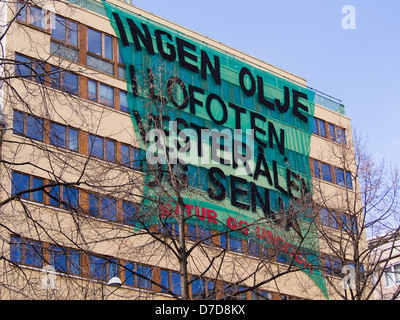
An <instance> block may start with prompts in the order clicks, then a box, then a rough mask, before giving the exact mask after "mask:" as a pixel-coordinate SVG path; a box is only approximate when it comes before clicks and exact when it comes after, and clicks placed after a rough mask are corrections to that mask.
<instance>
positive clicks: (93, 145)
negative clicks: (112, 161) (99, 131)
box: [88, 134, 104, 159]
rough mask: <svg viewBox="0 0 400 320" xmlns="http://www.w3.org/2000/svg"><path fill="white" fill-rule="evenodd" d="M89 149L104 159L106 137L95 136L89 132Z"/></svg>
mask: <svg viewBox="0 0 400 320" xmlns="http://www.w3.org/2000/svg"><path fill="white" fill-rule="evenodd" d="M88 143H89V146H88V150H89V154H90V155H92V156H94V157H97V158H100V159H103V158H104V139H103V138H101V137H98V136H94V135H91V134H89V139H88Z"/></svg>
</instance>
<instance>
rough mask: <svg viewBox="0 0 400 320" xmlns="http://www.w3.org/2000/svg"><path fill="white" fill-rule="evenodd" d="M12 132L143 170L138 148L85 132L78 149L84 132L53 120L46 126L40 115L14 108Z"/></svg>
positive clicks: (141, 157)
mask: <svg viewBox="0 0 400 320" xmlns="http://www.w3.org/2000/svg"><path fill="white" fill-rule="evenodd" d="M46 127H47V129H46ZM13 132H14V134H18V135H22V136H26V137H28V138H31V139H35V140H39V141H43V142H48V143H49V144H51V145H54V146H57V147H62V148H66V149H69V150H71V151H76V152H79V150H82V149H84V150H87V154H88V155H90V156H93V157H96V158H99V159H103V160H107V161H111V162H114V163H120V164H122V165H124V166H127V167H130V168H133V169H136V170H142V169H143V161H144V157H143V156H142V153H141V152H140V150H139V149H137V148H135V147H132V146H131V145H128V144H124V143H118V142H117V141H115V140H112V139H107V138H103V137H100V136H97V135H93V134H87V144H86V146H85V147H87V148H80V143H82V141H84V139H83V138H80V136H83V135H85V134H86V133H85V132H83V131H82V130H78V129H76V128H72V127H69V126H65V125H62V124H60V123H56V122H53V121H49V124H48V126H46V125H45V120H44V119H43V118H39V117H35V116H33V115H31V114H29V113H24V112H21V111H18V110H14V117H13ZM46 136H48V139H46ZM82 153H85V152H82Z"/></svg>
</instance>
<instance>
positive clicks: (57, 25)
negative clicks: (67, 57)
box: [51, 16, 78, 47]
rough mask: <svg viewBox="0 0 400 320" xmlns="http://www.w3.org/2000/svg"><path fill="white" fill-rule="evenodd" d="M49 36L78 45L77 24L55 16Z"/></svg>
mask: <svg viewBox="0 0 400 320" xmlns="http://www.w3.org/2000/svg"><path fill="white" fill-rule="evenodd" d="M51 37H52V38H53V39H55V40H58V41H60V42H63V43H65V44H68V45H71V46H75V47H77V46H78V24H77V23H76V22H73V21H71V20H68V19H65V18H63V17H60V16H56V18H55V21H54V27H53V28H52V29H51Z"/></svg>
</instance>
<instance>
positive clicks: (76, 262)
mask: <svg viewBox="0 0 400 320" xmlns="http://www.w3.org/2000/svg"><path fill="white" fill-rule="evenodd" d="M69 258H70V266H69V267H70V270H69V272H70V273H71V274H75V275H79V274H80V273H81V272H80V270H81V268H80V264H81V263H80V254H79V252H77V251H74V250H71V252H70V255H69Z"/></svg>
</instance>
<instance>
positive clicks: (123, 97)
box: [119, 90, 129, 112]
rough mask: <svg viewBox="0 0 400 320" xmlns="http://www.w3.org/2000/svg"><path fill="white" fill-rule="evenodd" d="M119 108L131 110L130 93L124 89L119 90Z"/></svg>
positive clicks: (126, 110)
mask: <svg viewBox="0 0 400 320" xmlns="http://www.w3.org/2000/svg"><path fill="white" fill-rule="evenodd" d="M119 110H121V111H125V112H129V109H128V94H127V93H126V92H125V91H122V90H119Z"/></svg>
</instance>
